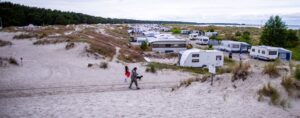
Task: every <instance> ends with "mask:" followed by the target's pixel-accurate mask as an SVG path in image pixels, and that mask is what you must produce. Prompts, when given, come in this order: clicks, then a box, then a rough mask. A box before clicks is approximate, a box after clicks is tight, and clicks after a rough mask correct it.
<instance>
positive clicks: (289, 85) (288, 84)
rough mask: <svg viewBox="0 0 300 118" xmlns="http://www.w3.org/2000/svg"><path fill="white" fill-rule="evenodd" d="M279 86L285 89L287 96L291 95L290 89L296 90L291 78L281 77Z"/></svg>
mask: <svg viewBox="0 0 300 118" xmlns="http://www.w3.org/2000/svg"><path fill="white" fill-rule="evenodd" d="M281 85H282V86H283V87H284V88H285V90H286V91H287V92H288V94H289V95H291V93H292V89H294V88H296V86H295V83H294V80H293V78H292V77H283V78H282V81H281Z"/></svg>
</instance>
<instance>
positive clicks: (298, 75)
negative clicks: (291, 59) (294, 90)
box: [295, 65, 300, 81]
mask: <svg viewBox="0 0 300 118" xmlns="http://www.w3.org/2000/svg"><path fill="white" fill-rule="evenodd" d="M295 78H296V79H297V80H299V81H300V65H298V66H297V67H296V71H295Z"/></svg>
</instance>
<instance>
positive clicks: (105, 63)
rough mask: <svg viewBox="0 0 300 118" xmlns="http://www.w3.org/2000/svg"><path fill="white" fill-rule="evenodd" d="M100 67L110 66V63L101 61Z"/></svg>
mask: <svg viewBox="0 0 300 118" xmlns="http://www.w3.org/2000/svg"><path fill="white" fill-rule="evenodd" d="M100 68H102V69H107V68H108V63H107V62H101V63H100Z"/></svg>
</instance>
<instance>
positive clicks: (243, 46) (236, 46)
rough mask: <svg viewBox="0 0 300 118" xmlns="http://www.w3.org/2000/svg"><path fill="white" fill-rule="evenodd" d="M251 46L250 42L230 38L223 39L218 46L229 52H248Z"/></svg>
mask: <svg viewBox="0 0 300 118" xmlns="http://www.w3.org/2000/svg"><path fill="white" fill-rule="evenodd" d="M249 48H250V45H249V44H248V43H245V42H239V41H230V40H224V41H221V45H220V46H218V47H217V49H219V50H223V51H227V52H248V49H249Z"/></svg>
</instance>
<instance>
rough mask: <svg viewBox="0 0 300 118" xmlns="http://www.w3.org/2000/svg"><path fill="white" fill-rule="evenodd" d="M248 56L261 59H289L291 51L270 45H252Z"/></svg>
mask: <svg viewBox="0 0 300 118" xmlns="http://www.w3.org/2000/svg"><path fill="white" fill-rule="evenodd" d="M250 56H251V57H252V58H255V59H262V60H275V59H277V58H279V59H281V60H286V61H289V60H291V58H292V53H291V51H289V50H286V49H284V48H278V47H271V46H252V47H251V49H250Z"/></svg>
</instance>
